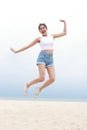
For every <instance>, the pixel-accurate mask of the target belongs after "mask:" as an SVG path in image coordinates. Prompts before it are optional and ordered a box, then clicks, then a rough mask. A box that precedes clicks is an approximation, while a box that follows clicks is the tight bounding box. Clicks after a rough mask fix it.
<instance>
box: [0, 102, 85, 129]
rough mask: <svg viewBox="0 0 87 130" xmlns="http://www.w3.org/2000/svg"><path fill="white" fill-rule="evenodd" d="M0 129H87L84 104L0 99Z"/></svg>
mask: <svg viewBox="0 0 87 130" xmlns="http://www.w3.org/2000/svg"><path fill="white" fill-rule="evenodd" d="M0 130H87V102H63V101H28V100H26V101H23V100H18V101H17V100H0Z"/></svg>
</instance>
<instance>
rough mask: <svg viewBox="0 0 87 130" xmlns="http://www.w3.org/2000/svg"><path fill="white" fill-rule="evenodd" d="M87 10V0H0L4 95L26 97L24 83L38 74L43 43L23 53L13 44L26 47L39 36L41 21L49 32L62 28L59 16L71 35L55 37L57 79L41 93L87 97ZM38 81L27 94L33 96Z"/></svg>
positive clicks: (0, 71) (1, 93)
mask: <svg viewBox="0 0 87 130" xmlns="http://www.w3.org/2000/svg"><path fill="white" fill-rule="evenodd" d="M86 12H87V8H86V0H80V1H79V2H77V1H76V0H66V1H64V0H61V1H59V0H51V1H49V0H37V1H35V0H31V1H29V0H3V1H0V77H1V80H0V96H14V97H24V96H23V87H24V84H25V83H26V82H27V81H30V80H32V79H33V78H35V77H36V76H37V75H38V73H37V66H36V58H37V55H38V53H39V51H40V46H39V44H37V45H35V46H34V47H32V48H30V49H28V50H26V51H24V52H21V53H19V54H13V53H12V52H11V51H10V50H9V48H10V46H12V47H14V48H19V47H22V46H23V45H25V44H27V43H29V42H31V41H32V40H33V39H34V38H36V37H37V36H39V35H40V33H39V31H38V24H39V23H41V22H44V23H46V24H47V26H48V31H49V33H58V32H61V31H62V29H63V26H62V24H61V23H60V22H59V19H65V20H66V22H67V36H65V37H62V38H59V39H56V40H55V41H54V60H55V70H56V81H55V83H54V84H52V85H51V86H50V87H48V88H46V89H44V90H43V92H42V93H41V95H40V97H43V98H45V97H48V98H72V99H74V98H75V99H76V98H79V99H81V98H82V99H83V98H86V99H87V60H86V59H87V58H86V57H87V25H86V24H87V15H86ZM46 78H47V74H46ZM38 85H40V84H37V85H34V86H32V88H30V90H29V92H28V95H27V96H26V97H33V96H34V91H35V87H36V86H38Z"/></svg>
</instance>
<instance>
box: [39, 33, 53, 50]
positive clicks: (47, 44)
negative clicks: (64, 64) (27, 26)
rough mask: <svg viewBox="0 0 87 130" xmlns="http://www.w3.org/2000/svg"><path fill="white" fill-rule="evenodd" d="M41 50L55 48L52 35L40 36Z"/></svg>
mask: <svg viewBox="0 0 87 130" xmlns="http://www.w3.org/2000/svg"><path fill="white" fill-rule="evenodd" d="M40 46H41V50H51V49H53V37H52V36H51V35H48V36H42V37H41V38H40Z"/></svg>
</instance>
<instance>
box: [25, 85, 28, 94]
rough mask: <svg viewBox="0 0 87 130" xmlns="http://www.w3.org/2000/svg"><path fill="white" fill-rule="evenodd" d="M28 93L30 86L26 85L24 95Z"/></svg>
mask: <svg viewBox="0 0 87 130" xmlns="http://www.w3.org/2000/svg"><path fill="white" fill-rule="evenodd" d="M27 92H28V85H27V84H26V85H25V87H24V95H25V94H27Z"/></svg>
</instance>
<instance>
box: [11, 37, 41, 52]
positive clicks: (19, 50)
mask: <svg viewBox="0 0 87 130" xmlns="http://www.w3.org/2000/svg"><path fill="white" fill-rule="evenodd" d="M39 41H40V40H39V38H36V39H35V40H34V41H32V42H31V43H30V44H28V45H25V46H24V47H22V48H20V49H18V50H15V49H14V48H10V50H11V51H12V52H14V53H19V52H21V51H24V50H26V49H28V48H30V47H32V46H34V45H35V44H36V43H39Z"/></svg>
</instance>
